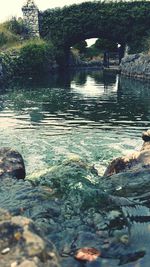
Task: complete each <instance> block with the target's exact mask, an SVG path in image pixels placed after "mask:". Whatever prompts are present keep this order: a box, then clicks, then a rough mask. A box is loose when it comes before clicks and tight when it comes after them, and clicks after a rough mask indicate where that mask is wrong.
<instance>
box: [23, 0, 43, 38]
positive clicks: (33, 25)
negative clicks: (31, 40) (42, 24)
mask: <svg viewBox="0 0 150 267" xmlns="http://www.w3.org/2000/svg"><path fill="white" fill-rule="evenodd" d="M22 12H23V20H24V23H25V25H26V27H27V29H28V35H29V36H30V37H39V36H40V34H39V10H38V7H37V6H36V5H35V3H34V1H33V0H27V2H26V4H25V5H24V6H23V7H22Z"/></svg>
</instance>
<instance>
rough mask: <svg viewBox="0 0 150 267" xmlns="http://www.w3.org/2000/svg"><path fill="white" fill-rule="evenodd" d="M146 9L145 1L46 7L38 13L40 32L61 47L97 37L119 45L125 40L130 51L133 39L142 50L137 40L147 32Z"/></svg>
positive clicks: (149, 15)
mask: <svg viewBox="0 0 150 267" xmlns="http://www.w3.org/2000/svg"><path fill="white" fill-rule="evenodd" d="M149 10H150V3H149V2H148V1H135V2H124V1H121V2H99V1H95V2H84V3H82V4H80V5H72V6H69V7H64V8H62V9H59V8H57V9H51V10H46V11H45V12H43V13H42V14H41V18H42V19H41V22H40V29H41V35H42V37H44V38H47V39H51V40H52V42H53V43H54V44H55V45H56V46H57V45H58V46H59V47H62V49H65V48H69V47H72V46H74V45H75V44H76V43H80V42H81V41H82V40H86V39H90V38H101V39H105V40H109V41H111V42H112V43H121V44H122V45H124V44H125V43H128V45H129V46H131V47H132V48H133V50H134V51H135V50H136V49H137V47H135V45H134V42H136V43H138V50H139V49H141V50H142V48H143V47H142V46H141V47H140V43H141V41H142V39H143V38H146V37H147V36H148V32H149V26H150V23H149V22H150V12H149Z"/></svg>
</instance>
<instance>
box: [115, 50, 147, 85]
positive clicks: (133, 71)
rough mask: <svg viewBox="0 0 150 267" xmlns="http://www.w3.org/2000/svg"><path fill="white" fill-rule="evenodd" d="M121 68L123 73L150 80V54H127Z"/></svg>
mask: <svg viewBox="0 0 150 267" xmlns="http://www.w3.org/2000/svg"><path fill="white" fill-rule="evenodd" d="M120 68H121V74H122V75H126V76H128V77H133V78H136V79H146V80H150V55H144V54H142V53H141V54H134V55H127V56H126V57H124V58H123V59H122V61H121V65H120Z"/></svg>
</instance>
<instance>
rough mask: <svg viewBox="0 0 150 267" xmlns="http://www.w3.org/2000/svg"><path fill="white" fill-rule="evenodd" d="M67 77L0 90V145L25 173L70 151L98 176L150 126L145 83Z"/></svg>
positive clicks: (93, 73)
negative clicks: (20, 161)
mask: <svg viewBox="0 0 150 267" xmlns="http://www.w3.org/2000/svg"><path fill="white" fill-rule="evenodd" d="M68 77H70V78H68V79H69V80H67V82H66V79H65V78H64V77H63V81H62V82H61V83H60V80H61V79H62V76H61V77H57V79H55V80H54V81H53V80H51V79H49V80H48V81H47V82H45V81H43V84H42V82H41V84H40V85H36V83H35V84H34V83H33V81H30V82H29V83H28V84H25V83H24V82H20V83H17V84H14V85H12V88H9V90H3V91H1V95H0V145H1V146H9V147H14V148H16V149H17V150H19V151H20V152H21V153H22V154H23V157H24V158H25V162H26V166H27V172H28V173H31V172H33V171H35V170H38V169H43V168H46V167H47V166H50V165H54V164H55V163H56V162H58V161H61V160H62V159H64V158H66V157H67V156H68V155H69V154H70V153H73V154H78V155H79V156H80V157H82V158H85V159H88V160H89V161H90V162H91V163H94V164H95V166H96V167H97V168H98V170H99V173H100V174H102V173H103V171H104V169H105V167H106V166H107V164H108V162H109V161H110V160H111V159H112V158H114V157H117V156H120V155H124V154H127V153H129V152H132V151H133V150H135V149H138V148H139V147H140V146H141V144H142V140H141V138H140V136H141V133H142V131H143V130H145V129H147V128H149V127H150V106H149V103H150V90H149V85H148V84H142V83H140V82H136V81H131V80H128V79H125V78H120V77H119V76H118V75H115V74H110V73H108V74H106V73H104V74H103V73H100V72H99V71H91V72H83V71H82V72H77V73H75V74H74V75H72V76H69V75H68ZM60 78H61V79H60Z"/></svg>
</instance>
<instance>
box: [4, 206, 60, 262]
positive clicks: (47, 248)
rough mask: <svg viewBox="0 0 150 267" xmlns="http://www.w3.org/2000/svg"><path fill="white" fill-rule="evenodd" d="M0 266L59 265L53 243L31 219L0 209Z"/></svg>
mask: <svg viewBox="0 0 150 267" xmlns="http://www.w3.org/2000/svg"><path fill="white" fill-rule="evenodd" d="M0 251H1V256H0V259H1V267H10V266H11V267H15V266H16V267H28V266H29V267H44V266H45V267H48V266H50V267H59V266H60V265H59V259H58V255H57V252H56V250H55V247H54V245H53V244H52V243H51V242H50V241H48V240H47V239H46V238H45V237H43V235H42V233H41V232H40V229H38V228H37V227H36V225H35V224H34V223H33V221H32V220H30V219H27V218H25V217H21V216H16V217H15V216H11V215H10V214H9V213H8V212H6V211H4V210H0Z"/></svg>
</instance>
